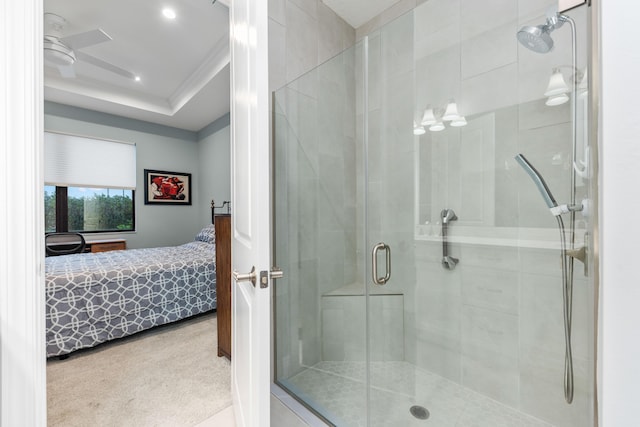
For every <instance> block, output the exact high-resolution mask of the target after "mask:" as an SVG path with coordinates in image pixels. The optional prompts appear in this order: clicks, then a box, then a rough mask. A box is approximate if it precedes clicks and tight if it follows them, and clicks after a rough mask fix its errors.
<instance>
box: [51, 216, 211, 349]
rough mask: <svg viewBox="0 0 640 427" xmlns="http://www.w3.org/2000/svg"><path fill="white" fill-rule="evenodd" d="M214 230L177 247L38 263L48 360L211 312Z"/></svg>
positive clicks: (115, 252) (116, 252)
mask: <svg viewBox="0 0 640 427" xmlns="http://www.w3.org/2000/svg"><path fill="white" fill-rule="evenodd" d="M215 255H216V253H215V232H214V228H213V225H209V226H207V227H205V228H203V229H202V231H200V233H198V235H197V236H196V239H195V241H193V242H189V243H186V244H184V245H180V246H171V247H162V248H146V249H129V250H121V251H111V252H98V253H83V254H74V255H63V256H57V257H47V258H45V278H46V279H45V282H46V284H45V287H46V330H47V333H46V343H47V357H52V356H61V355H66V354H68V353H71V352H73V351H75V350H79V349H81V348H88V347H93V346H95V345H97V344H100V343H103V342H105V341H109V340H112V339H115V338H120V337H124V336H127V335H131V334H134V333H136V332H140V331H143V330H145V329H149V328H152V327H154V326H157V325H162V324H165V323H169V322H174V321H177V320H180V319H184V318H186V317H189V316H193V315H196V314H199V313H203V312H206V311H209V310H213V309H214V308H216V266H215Z"/></svg>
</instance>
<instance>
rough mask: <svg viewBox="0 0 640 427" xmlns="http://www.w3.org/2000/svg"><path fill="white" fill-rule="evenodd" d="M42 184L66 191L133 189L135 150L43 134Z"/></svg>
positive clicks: (132, 146) (131, 146) (127, 145)
mask: <svg viewBox="0 0 640 427" xmlns="http://www.w3.org/2000/svg"><path fill="white" fill-rule="evenodd" d="M44 181H45V184H47V185H59V186H65V187H95V188H127V189H131V190H135V188H136V146H135V144H130V143H126V142H118V141H107V140H104V139H93V138H85V137H81V136H73V135H65V134H61V133H51V132H45V133H44Z"/></svg>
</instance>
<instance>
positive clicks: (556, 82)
mask: <svg viewBox="0 0 640 427" xmlns="http://www.w3.org/2000/svg"><path fill="white" fill-rule="evenodd" d="M567 92H569V86H567V83H566V82H565V81H564V76H563V75H562V73H561V72H560V70H559V69H558V68H554V69H553V73H552V74H551V78H550V79H549V85H548V86H547V90H546V91H545V92H544V96H556V95H560V94H563V93H567ZM547 105H548V104H547Z"/></svg>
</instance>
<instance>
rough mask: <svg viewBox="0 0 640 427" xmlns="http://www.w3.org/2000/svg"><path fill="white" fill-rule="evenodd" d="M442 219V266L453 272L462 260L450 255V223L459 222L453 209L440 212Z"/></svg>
mask: <svg viewBox="0 0 640 427" xmlns="http://www.w3.org/2000/svg"><path fill="white" fill-rule="evenodd" d="M440 218H441V219H442V266H443V267H444V268H445V269H447V270H453V269H454V268H456V264H458V262H459V261H460V260H459V259H458V258H454V257H452V256H450V255H449V242H448V240H447V234H448V229H449V223H450V222H451V221H455V220H457V219H458V217H457V216H456V213H455V212H454V211H453V209H443V211H442V212H440Z"/></svg>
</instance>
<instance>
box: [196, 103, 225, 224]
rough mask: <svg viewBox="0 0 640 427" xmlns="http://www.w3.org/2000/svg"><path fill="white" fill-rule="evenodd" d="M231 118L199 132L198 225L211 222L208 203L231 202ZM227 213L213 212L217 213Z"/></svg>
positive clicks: (220, 119) (219, 121)
mask: <svg viewBox="0 0 640 427" xmlns="http://www.w3.org/2000/svg"><path fill="white" fill-rule="evenodd" d="M229 123H230V115H229V114H225V115H224V116H222V117H220V118H219V119H218V120H216V121H214V122H213V123H211V124H210V125H208V126H207V127H205V128H204V129H202V130H201V131H200V132H198V150H199V151H198V171H199V172H198V178H197V179H198V188H199V191H198V200H201V201H202V206H201V209H199V210H198V215H199V220H200V224H201V225H202V226H203V227H204V225H205V224H209V223H210V222H211V209H210V208H209V207H210V203H211V200H215V201H216V206H219V205H220V204H222V202H223V201H224V200H231V179H230V177H231V144H230V141H231V133H230V128H229ZM222 212H226V210H216V213H222Z"/></svg>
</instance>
